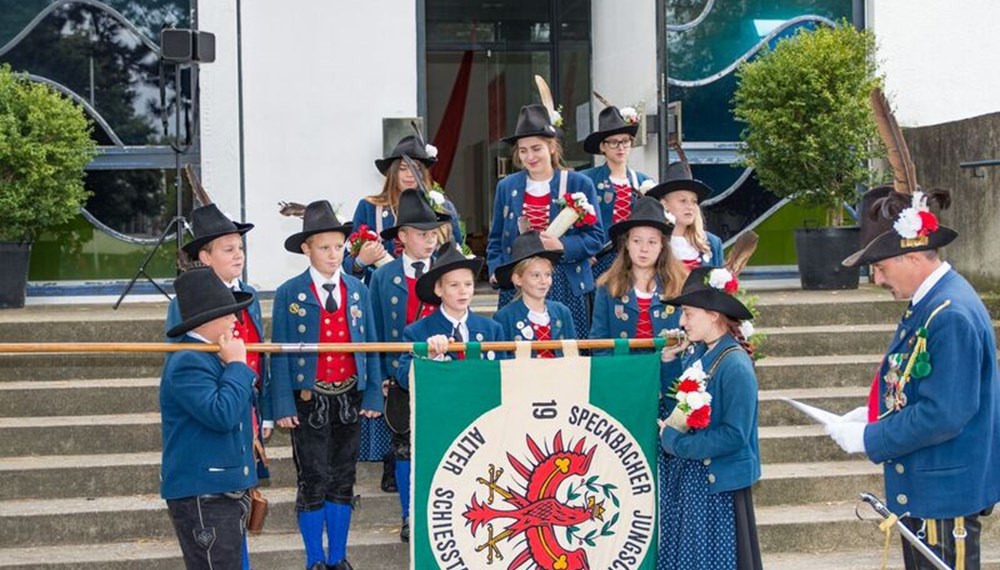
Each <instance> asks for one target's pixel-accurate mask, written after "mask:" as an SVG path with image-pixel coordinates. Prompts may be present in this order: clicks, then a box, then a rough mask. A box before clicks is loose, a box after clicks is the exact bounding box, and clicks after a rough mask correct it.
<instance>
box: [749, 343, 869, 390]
mask: <svg viewBox="0 0 1000 570" xmlns="http://www.w3.org/2000/svg"><path fill="white" fill-rule="evenodd" d="M766 346H767V345H766V341H765V347H766ZM880 348H881V347H880V346H870V347H867V352H870V351H872V350H879V349H880ZM764 350H765V351H766V350H767V349H766V348H765V349H764ZM867 352H862V353H858V354H841V355H817V356H773V355H770V354H769V355H768V356H767V357H766V358H762V359H761V360H758V361H757V362H756V364H755V369H756V372H757V383H758V386H759V387H760V389H761V390H788V389H794V388H846V387H853V388H867V387H869V386H871V383H872V376H874V374H875V370H876V369H877V368H878V365H879V363H881V362H882V354H881V353H879V354H869V353H867Z"/></svg>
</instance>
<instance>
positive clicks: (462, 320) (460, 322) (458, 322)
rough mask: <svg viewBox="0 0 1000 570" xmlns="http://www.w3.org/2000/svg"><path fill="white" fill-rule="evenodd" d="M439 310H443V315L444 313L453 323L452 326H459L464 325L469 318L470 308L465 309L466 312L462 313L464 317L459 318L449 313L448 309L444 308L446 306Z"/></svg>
mask: <svg viewBox="0 0 1000 570" xmlns="http://www.w3.org/2000/svg"><path fill="white" fill-rule="evenodd" d="M438 310H439V311H440V312H441V314H442V315H444V318H446V319H448V322H449V323H451V326H452V327H457V326H459V325H464V324H465V322H466V321H467V320H469V310H468V309H466V310H465V314H464V315H462V317H461V318H459V319H455V318H453V317H452V316H451V315H449V314H448V311H446V310H444V307H441V308H439V309H438Z"/></svg>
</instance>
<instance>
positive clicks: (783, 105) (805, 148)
mask: <svg viewBox="0 0 1000 570" xmlns="http://www.w3.org/2000/svg"><path fill="white" fill-rule="evenodd" d="M875 51H876V50H875V39H874V36H873V35H872V34H871V32H868V31H860V32H859V31H857V30H855V29H854V28H853V27H851V26H850V25H849V24H848V23H846V22H841V23H840V24H839V25H838V26H837V27H835V28H825V27H824V28H819V29H816V30H802V31H800V32H799V33H797V34H796V35H794V36H792V37H791V38H788V39H785V40H782V41H780V42H779V43H778V44H777V46H775V48H774V49H773V50H770V51H767V52H765V53H763V54H761V55H760V57H758V58H757V59H756V60H754V61H752V62H749V63H745V64H743V65H742V66H740V68H739V70H738V71H737V74H738V79H739V85H738V87H737V89H736V94H735V96H734V99H733V101H734V103H735V109H734V112H735V115H736V118H737V120H739V121H741V122H743V123H745V124H746V127H745V128H744V129H743V131H742V133H741V138H742V139H743V142H745V143H746V145H745V147H744V150H743V151H742V163H743V164H744V165H746V166H749V167H751V168H754V169H755V170H756V173H757V177H758V179H759V180H760V182H761V184H763V185H764V186H766V187H767V188H768V189H770V190H771V191H773V192H774V193H775V194H777V195H778V196H780V197H783V198H784V197H788V198H791V199H792V200H794V201H796V202H798V203H800V204H802V205H804V206H807V207H810V206H812V207H815V206H820V207H824V208H826V209H827V211H828V216H827V223H828V224H829V225H834V226H840V225H843V221H844V220H843V215H844V214H843V204H844V203H845V202H847V203H853V202H855V201H856V198H857V193H856V191H855V188H856V186H857V185H858V184H870V183H872V182H873V181H874V180H875V172H874V171H873V170H872V169H871V168H870V166H869V163H870V161H871V159H873V158H876V157H878V156H880V154H881V152H882V150H883V149H882V146H881V145H879V144H877V142H876V141H877V140H878V134H877V130H876V127H875V122H874V119H873V116H872V111H871V107H870V104H869V98H868V97H869V93H870V92H871V90H872V88H874V87H875V86H877V85H880V84H881V78H880V77H879V76H878V69H877V64H876V58H875Z"/></svg>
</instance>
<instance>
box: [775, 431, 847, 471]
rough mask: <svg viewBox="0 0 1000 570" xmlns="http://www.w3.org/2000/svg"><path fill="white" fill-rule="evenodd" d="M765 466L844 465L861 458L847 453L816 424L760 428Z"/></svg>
mask: <svg viewBox="0 0 1000 570" xmlns="http://www.w3.org/2000/svg"><path fill="white" fill-rule="evenodd" d="M758 434H759V439H760V460H761V463H763V464H771V463H803V462H817V461H845V460H850V459H858V458H861V455H848V454H847V453H844V451H843V450H842V449H840V446H838V445H837V444H836V443H834V441H833V440H832V439H830V436H828V435H826V433H825V432H824V431H823V427H822V426H819V425H817V424H810V425H795V426H763V427H760V428H758Z"/></svg>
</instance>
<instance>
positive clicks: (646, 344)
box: [0, 337, 679, 354]
mask: <svg viewBox="0 0 1000 570" xmlns="http://www.w3.org/2000/svg"><path fill="white" fill-rule="evenodd" d="M666 341H667V345H668V346H672V345H675V344H677V343H678V342H679V339H678V338H676V337H670V338H667V339H666ZM615 342H616V341H615V339H588V340H578V341H576V345H577V346H578V347H579V348H582V349H612V348H614V347H615ZM521 344H530V345H531V349H532V350H561V349H562V348H563V341H561V340H545V341H534V342H530V343H515V342H512V341H511V342H507V341H504V342H483V343H480V344H479V347H480V349H481V350H484V351H488V350H495V351H507V352H513V351H514V350H515V349H516V348H517V346H518V345H521ZM628 346H629V348H653V347H654V340H653V339H635V338H633V339H628ZM182 350H194V351H198V352H218V351H219V345H217V344H205V343H190V342H184V343H181V342H11V343H0V354H52V353H158V352H159V353H163V352H180V351H182ZM412 350H413V343H409V342H362V343H320V344H316V343H310V344H278V343H256V344H248V345H247V352H273V353H300V352H306V353H308V352H411V351H412ZM466 350H467V348H466V343H464V342H453V343H451V344H449V345H448V351H449V352H465V351H466Z"/></svg>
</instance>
